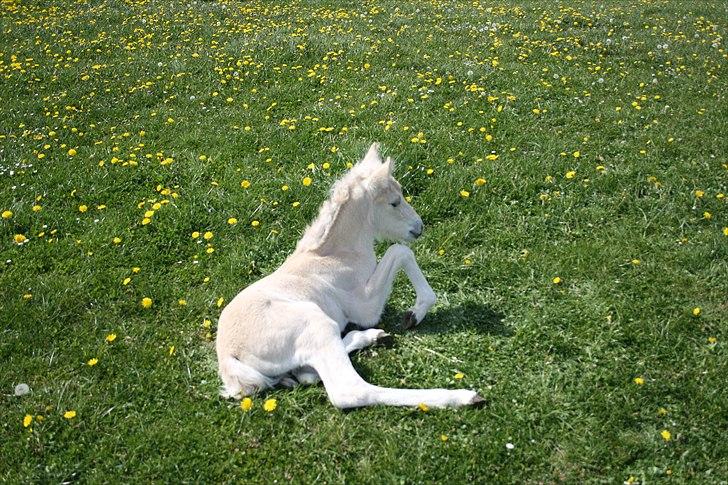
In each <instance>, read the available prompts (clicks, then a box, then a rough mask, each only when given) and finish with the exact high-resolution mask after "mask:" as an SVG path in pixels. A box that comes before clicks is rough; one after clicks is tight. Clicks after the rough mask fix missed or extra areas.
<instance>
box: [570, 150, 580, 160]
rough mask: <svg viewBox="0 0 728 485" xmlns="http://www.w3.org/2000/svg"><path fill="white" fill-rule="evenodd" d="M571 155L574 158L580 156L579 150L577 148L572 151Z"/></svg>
mask: <svg viewBox="0 0 728 485" xmlns="http://www.w3.org/2000/svg"><path fill="white" fill-rule="evenodd" d="M572 155H573V157H574V158H579V157H580V156H581V152H580V151H579V150H577V151H575V152H574V153H572Z"/></svg>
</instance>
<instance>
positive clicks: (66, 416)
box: [63, 409, 76, 419]
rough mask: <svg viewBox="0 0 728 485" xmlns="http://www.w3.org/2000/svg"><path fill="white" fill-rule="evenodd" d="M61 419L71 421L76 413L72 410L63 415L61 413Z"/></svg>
mask: <svg viewBox="0 0 728 485" xmlns="http://www.w3.org/2000/svg"><path fill="white" fill-rule="evenodd" d="M63 417H64V418H66V419H73V418H75V417H76V411H74V410H73V409H71V410H69V411H66V412H65V413H63Z"/></svg>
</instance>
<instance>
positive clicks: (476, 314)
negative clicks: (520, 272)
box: [346, 301, 513, 337]
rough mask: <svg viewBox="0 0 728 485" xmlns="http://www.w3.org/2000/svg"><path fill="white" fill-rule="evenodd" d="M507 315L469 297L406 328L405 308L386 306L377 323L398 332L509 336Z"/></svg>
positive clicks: (431, 313)
mask: <svg viewBox="0 0 728 485" xmlns="http://www.w3.org/2000/svg"><path fill="white" fill-rule="evenodd" d="M504 317H505V315H503V314H502V313H500V312H498V311H496V310H493V309H492V308H490V307H488V306H487V305H483V304H482V303H477V302H472V301H467V302H463V303H461V304H456V305H453V306H449V307H447V308H438V309H437V310H435V311H434V312H430V313H428V314H427V315H426V316H425V319H424V320H423V321H422V322H421V323H420V324H419V325H418V326H417V327H415V328H413V329H410V330H405V329H404V328H403V326H402V318H403V313H402V311H401V310H397V309H394V308H391V307H387V308H385V310H384V314H383V315H382V319H381V321H380V324H379V325H378V327H380V328H383V329H384V330H386V331H388V332H392V333H395V334H406V333H408V332H414V333H416V334H423V335H432V334H441V333H449V332H455V331H457V332H462V331H466V332H467V331H472V332H476V333H481V334H485V335H494V336H499V337H510V336H512V335H513V329H511V328H510V327H508V326H506V325H504V324H503V318H504ZM350 325H351V324H350ZM354 329H356V327H355V326H352V327H347V329H346V331H349V330H354Z"/></svg>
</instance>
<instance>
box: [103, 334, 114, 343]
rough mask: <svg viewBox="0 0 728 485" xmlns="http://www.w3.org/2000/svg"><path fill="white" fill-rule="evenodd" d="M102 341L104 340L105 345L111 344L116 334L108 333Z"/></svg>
mask: <svg viewBox="0 0 728 485" xmlns="http://www.w3.org/2000/svg"><path fill="white" fill-rule="evenodd" d="M104 340H106V343H109V344H110V343H111V342H113V341H114V340H116V334H115V333H110V334H109V335H107V336H106V338H105V339H104Z"/></svg>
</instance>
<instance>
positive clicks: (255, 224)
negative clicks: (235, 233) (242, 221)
mask: <svg viewBox="0 0 728 485" xmlns="http://www.w3.org/2000/svg"><path fill="white" fill-rule="evenodd" d="M250 225H251V226H253V227H258V226H260V221H252V222H251V223H250Z"/></svg>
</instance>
